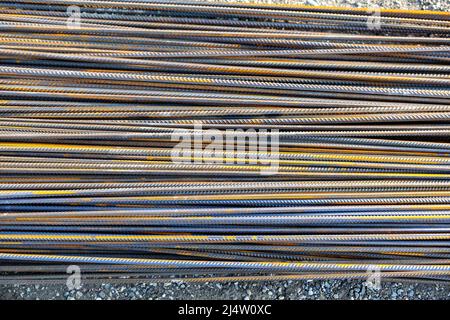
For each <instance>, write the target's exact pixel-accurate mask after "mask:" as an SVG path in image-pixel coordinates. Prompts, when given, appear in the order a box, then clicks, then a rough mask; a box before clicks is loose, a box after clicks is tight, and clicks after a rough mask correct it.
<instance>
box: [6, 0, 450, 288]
mask: <svg viewBox="0 0 450 320" xmlns="http://www.w3.org/2000/svg"><path fill="white" fill-rule="evenodd" d="M449 32H450V14H449V13H444V12H430V11H404V10H385V9H378V8H369V9H348V8H332V7H306V6H296V5H275V4H266V5H262V4H242V3H230V2H227V3H214V2H198V1H189V0H186V1H169V0H167V1H162V0H156V1H144V0H134V1H132V2H131V1H127V0H115V1H91V0H85V1H76V0H51V1H47V0H46V1H44V0H16V1H0V275H1V276H0V284H1V283H22V282H24V283H31V282H39V283H42V282H52V281H60V280H64V279H66V277H67V273H66V271H67V266H69V265H77V266H79V268H80V270H81V273H82V277H83V280H84V281H88V282H89V281H92V282H94V281H145V280H146V279H153V280H152V281H156V280H154V279H160V280H161V281H164V280H165V279H167V278H168V277H175V278H183V279H184V280H185V281H211V280H258V279H319V278H366V277H367V275H368V272H369V273H370V272H373V271H376V272H380V273H381V275H382V276H383V277H386V278H415V279H421V280H447V279H450V278H448V277H449V276H450V263H449V261H450V260H449V258H450V241H449V239H450V225H449V222H450V210H449V209H450V175H449V174H450V158H449V154H450V141H449V133H450V126H449V124H450V122H449V119H450V76H449V75H450V38H449ZM230 135H231V139H230ZM186 141H187V142H186ZM230 141H231V142H230ZM255 141H256V143H254V142H255ZM242 142H243V143H242Z"/></svg>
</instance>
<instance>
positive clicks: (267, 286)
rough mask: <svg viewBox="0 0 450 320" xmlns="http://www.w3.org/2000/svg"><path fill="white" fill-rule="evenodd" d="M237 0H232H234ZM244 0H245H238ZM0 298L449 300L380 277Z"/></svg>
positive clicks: (46, 291) (446, 5) (440, 291)
mask: <svg viewBox="0 0 450 320" xmlns="http://www.w3.org/2000/svg"><path fill="white" fill-rule="evenodd" d="M234 1H236V0H234ZM241 1H246V0H241ZM258 1H259V2H266V3H272V2H278V3H293V2H295V3H302V4H308V5H332V6H351V7H367V6H370V5H378V6H380V7H384V8H402V9H424V10H440V11H449V10H450V2H449V1H448V0H361V1H358V0H297V1H289V0H286V1H283V0H258ZM0 299H29V300H44V299H57V300H64V299H67V300H78V299H88V300H93V299H96V300H113V299H127V300H128V299H130V300H134V299H146V300H159V299H164V300H174V299H199V300H207V299H223V300H254V299H261V300H273V299H279V300H283V299H293V300H300V299H301V300H303V299H307V300H315V299H328V300H339V299H347V300H348V299H351V300H359V299H363V300H366V299H374V300H380V299H381V300H383V299H391V300H405V299H406V300H444V299H445V300H448V299H450V286H449V285H441V284H432V283H430V284H417V283H401V282H382V283H381V288H379V289H371V288H368V287H367V286H366V285H365V284H364V281H344V280H328V281H267V282H258V283H246V282H243V283H238V282H228V283H206V284H196V283H183V282H178V281H177V282H170V283H141V284H135V285H111V284H102V285H87V284H85V285H82V288H81V289H80V290H71V291H69V290H68V289H67V286H66V285H51V286H42V285H9V286H0Z"/></svg>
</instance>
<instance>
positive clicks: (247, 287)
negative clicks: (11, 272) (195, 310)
mask: <svg viewBox="0 0 450 320" xmlns="http://www.w3.org/2000/svg"><path fill="white" fill-rule="evenodd" d="M0 297H1V298H3V299H15V300H16V299H19V300H22V299H30V300H44V299H45V300H48V299H51V300H53V299H55V300H65V299H67V300H115V299H125V300H137V299H144V300H177V299H187V300H209V299H218V300H274V299H277V300H285V299H286V300H288V299H290V300H317V299H318V300H341V299H345V300H386V299H391V300H448V299H450V286H447V285H439V284H417V283H398V282H384V283H383V282H382V283H381V287H380V289H372V288H368V287H367V286H366V285H365V284H364V282H363V281H341V280H328V281H312V280H308V281H266V282H256V283H251V282H250V283H249V282H241V283H238V282H226V283H212V282H211V283H206V284H197V283H183V282H179V281H177V282H170V283H140V284H136V285H111V284H102V285H97V286H92V285H83V284H82V287H81V289H80V290H72V291H69V290H68V289H67V287H66V286H65V285H52V286H41V285H31V286H25V285H20V286H18V285H14V286H4V287H0Z"/></svg>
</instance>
